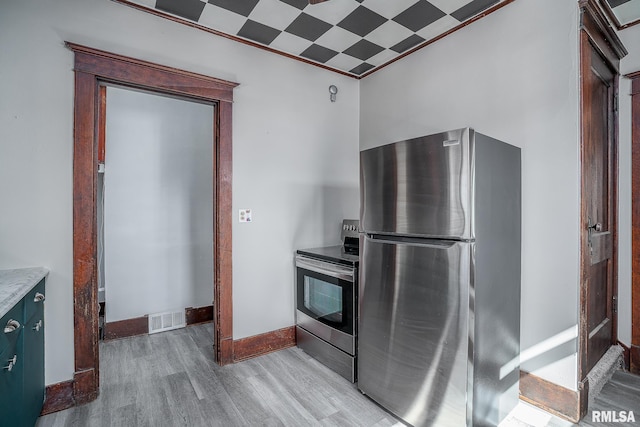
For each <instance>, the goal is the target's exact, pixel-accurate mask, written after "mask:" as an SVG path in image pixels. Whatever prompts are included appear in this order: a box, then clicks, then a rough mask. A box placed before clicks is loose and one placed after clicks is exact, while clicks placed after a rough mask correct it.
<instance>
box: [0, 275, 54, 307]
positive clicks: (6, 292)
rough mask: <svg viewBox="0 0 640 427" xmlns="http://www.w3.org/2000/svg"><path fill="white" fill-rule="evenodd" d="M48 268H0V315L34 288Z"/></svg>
mask: <svg viewBox="0 0 640 427" xmlns="http://www.w3.org/2000/svg"><path fill="white" fill-rule="evenodd" d="M48 274H49V270H47V269H46V268H43V267H32V268H17V269H13V270H0V317H2V316H4V315H5V314H7V313H8V312H9V310H11V308H12V307H13V306H14V305H16V304H17V303H18V302H20V300H21V299H22V298H24V296H25V295H27V294H28V293H29V291H30V290H31V289H33V288H34V286H36V285H37V284H38V283H40V280H42V278H43V277H47V275H48Z"/></svg>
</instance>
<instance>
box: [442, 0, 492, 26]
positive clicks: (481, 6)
mask: <svg viewBox="0 0 640 427" xmlns="http://www.w3.org/2000/svg"><path fill="white" fill-rule="evenodd" d="M498 2H499V0H473V1H472V2H471V3H469V4H468V5H466V6H462V7H461V8H460V9H458V10H456V11H455V12H453V13H451V16H453V17H454V18H456V19H457V20H458V21H460V22H464V21H466V20H467V19H469V18H472V17H474V16H476V15H477V14H479V13H480V12H483V11H485V10H486V9H488V8H489V7H491V6H493V5H494V4H496V3H498Z"/></svg>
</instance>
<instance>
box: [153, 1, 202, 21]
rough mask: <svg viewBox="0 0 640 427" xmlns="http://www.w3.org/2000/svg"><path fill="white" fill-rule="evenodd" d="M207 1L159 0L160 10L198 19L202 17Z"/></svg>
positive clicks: (158, 6) (193, 19) (157, 4)
mask: <svg viewBox="0 0 640 427" xmlns="http://www.w3.org/2000/svg"><path fill="white" fill-rule="evenodd" d="M204 5H205V3H203V2H202V1H200V0H157V2H156V7H157V8H158V9H159V10H163V11H165V12H169V13H173V14H174V15H178V16H182V17H183V18H187V19H190V20H192V21H197V20H198V19H200V15H201V14H202V9H204Z"/></svg>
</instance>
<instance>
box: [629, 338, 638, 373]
mask: <svg viewBox="0 0 640 427" xmlns="http://www.w3.org/2000/svg"><path fill="white" fill-rule="evenodd" d="M629 372H631V373H632V374H636V375H640V346H638V345H632V346H631V348H630V349H629Z"/></svg>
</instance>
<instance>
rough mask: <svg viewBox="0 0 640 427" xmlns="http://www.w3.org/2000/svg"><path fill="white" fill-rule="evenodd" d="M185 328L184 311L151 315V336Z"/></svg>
mask: <svg viewBox="0 0 640 427" xmlns="http://www.w3.org/2000/svg"><path fill="white" fill-rule="evenodd" d="M185 326H186V323H185V319H184V310H180V311H169V312H166V313H156V314H150V315H149V333H150V334H155V333H157V332H164V331H170V330H172V329H179V328H184V327H185Z"/></svg>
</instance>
